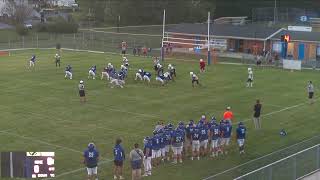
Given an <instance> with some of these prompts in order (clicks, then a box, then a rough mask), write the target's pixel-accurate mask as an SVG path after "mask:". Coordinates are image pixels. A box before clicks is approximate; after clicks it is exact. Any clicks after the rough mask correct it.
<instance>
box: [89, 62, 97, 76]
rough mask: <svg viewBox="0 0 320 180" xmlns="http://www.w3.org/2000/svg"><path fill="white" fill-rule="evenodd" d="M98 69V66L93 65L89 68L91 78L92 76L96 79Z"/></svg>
mask: <svg viewBox="0 0 320 180" xmlns="http://www.w3.org/2000/svg"><path fill="white" fill-rule="evenodd" d="M96 71H97V66H96V65H94V66H91V68H90V69H89V73H88V79H90V78H91V77H92V79H96Z"/></svg>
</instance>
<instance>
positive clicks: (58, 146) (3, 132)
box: [0, 131, 82, 153]
mask: <svg viewBox="0 0 320 180" xmlns="http://www.w3.org/2000/svg"><path fill="white" fill-rule="evenodd" d="M0 133H2V134H7V135H11V136H15V137H18V138H21V139H25V140H30V141H33V142H38V143H41V144H45V145H48V146H52V147H56V148H60V149H65V150H69V151H71V152H76V153H82V152H81V151H79V150H76V149H72V148H68V147H65V146H60V145H56V144H52V143H49V142H46V141H42V140H39V139H35V138H31V137H26V136H22V135H19V134H16V133H12V132H8V131H0Z"/></svg>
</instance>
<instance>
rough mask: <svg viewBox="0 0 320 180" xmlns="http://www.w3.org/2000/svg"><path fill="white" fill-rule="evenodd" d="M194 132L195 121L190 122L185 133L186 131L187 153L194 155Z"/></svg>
mask: <svg viewBox="0 0 320 180" xmlns="http://www.w3.org/2000/svg"><path fill="white" fill-rule="evenodd" d="M193 130H194V122H193V120H190V122H189V124H188V125H187V126H186V128H185V131H186V142H185V144H186V145H185V148H186V153H188V152H189V153H190V154H192V140H191V135H192V133H193Z"/></svg>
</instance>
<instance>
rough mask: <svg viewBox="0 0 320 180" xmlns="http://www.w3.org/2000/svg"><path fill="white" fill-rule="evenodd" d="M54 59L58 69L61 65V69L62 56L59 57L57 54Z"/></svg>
mask: <svg viewBox="0 0 320 180" xmlns="http://www.w3.org/2000/svg"><path fill="white" fill-rule="evenodd" d="M54 58H55V60H56V61H55V62H56V67H58V65H59V67H60V61H61V56H60V55H59V54H56V55H55V56H54Z"/></svg>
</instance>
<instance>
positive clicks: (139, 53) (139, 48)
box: [137, 47, 141, 56]
mask: <svg viewBox="0 0 320 180" xmlns="http://www.w3.org/2000/svg"><path fill="white" fill-rule="evenodd" d="M137 50H138V56H141V47H138V48H137Z"/></svg>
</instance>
